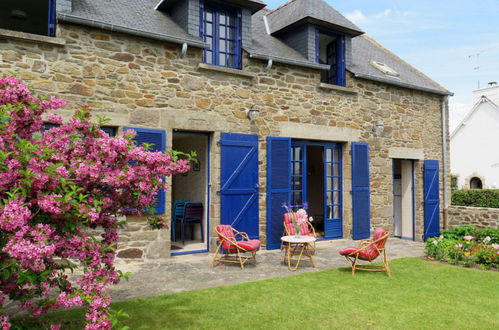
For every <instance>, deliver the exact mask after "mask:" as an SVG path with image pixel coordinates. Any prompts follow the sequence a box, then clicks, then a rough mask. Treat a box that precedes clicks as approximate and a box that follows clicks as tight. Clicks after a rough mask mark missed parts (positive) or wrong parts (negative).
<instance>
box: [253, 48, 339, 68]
mask: <svg viewBox="0 0 499 330" xmlns="http://www.w3.org/2000/svg"><path fill="white" fill-rule="evenodd" d="M249 53H250V58H254V59H257V60H265V61H272V62H277V63H284V64H291V65H297V66H302V67H305V68H311V69H319V70H329V68H330V65H327V64H319V63H313V62H305V61H299V60H292V59H289V58H282V57H276V56H271V55H264V54H257V53H251V52H249Z"/></svg>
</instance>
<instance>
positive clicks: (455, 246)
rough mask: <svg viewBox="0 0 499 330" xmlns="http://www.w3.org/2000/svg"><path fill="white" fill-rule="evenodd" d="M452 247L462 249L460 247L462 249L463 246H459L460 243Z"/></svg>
mask: <svg viewBox="0 0 499 330" xmlns="http://www.w3.org/2000/svg"><path fill="white" fill-rule="evenodd" d="M454 246H455V247H457V248H462V247H463V245H462V244H460V243H458V244H456V245H454Z"/></svg>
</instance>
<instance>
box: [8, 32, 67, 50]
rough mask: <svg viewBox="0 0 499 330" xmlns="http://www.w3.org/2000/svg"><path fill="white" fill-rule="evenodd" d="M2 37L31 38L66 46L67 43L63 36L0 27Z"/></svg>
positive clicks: (30, 39)
mask: <svg viewBox="0 0 499 330" xmlns="http://www.w3.org/2000/svg"><path fill="white" fill-rule="evenodd" d="M0 38H3V39H9V38H12V39H21V40H29V41H38V42H44V43H47V44H52V45H57V46H64V45H65V44H66V40H65V39H62V38H56V37H49V36H42V35H39V34H33V33H26V32H19V31H13V30H6V29H0Z"/></svg>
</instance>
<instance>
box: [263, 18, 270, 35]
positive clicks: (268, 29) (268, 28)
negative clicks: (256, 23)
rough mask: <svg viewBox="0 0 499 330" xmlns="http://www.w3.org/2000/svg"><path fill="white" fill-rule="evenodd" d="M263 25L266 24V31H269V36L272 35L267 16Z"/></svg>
mask: <svg viewBox="0 0 499 330" xmlns="http://www.w3.org/2000/svg"><path fill="white" fill-rule="evenodd" d="M263 23H264V24H265V31H267V34H268V35H270V26H269V21H268V20H267V15H263Z"/></svg>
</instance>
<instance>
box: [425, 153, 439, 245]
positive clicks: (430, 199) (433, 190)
mask: <svg viewBox="0 0 499 330" xmlns="http://www.w3.org/2000/svg"><path fill="white" fill-rule="evenodd" d="M438 172H439V171H438V160H425V161H424V239H425V240H426V239H427V238H429V237H434V236H438V235H440V189H439V178H438Z"/></svg>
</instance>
